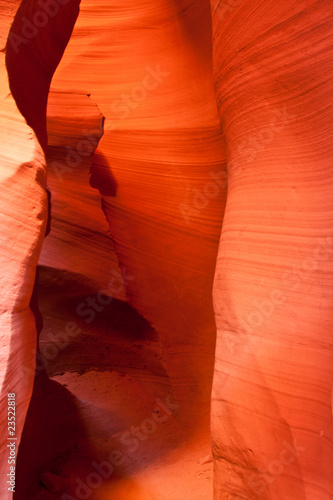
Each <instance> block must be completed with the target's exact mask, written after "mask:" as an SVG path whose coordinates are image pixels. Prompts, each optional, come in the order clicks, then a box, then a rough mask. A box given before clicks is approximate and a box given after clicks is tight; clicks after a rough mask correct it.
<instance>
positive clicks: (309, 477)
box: [212, 0, 333, 500]
mask: <svg viewBox="0 0 333 500" xmlns="http://www.w3.org/2000/svg"><path fill="white" fill-rule="evenodd" d="M232 4H234V6H233V7H231V5H232ZM229 6H230V8H229V9H228V10H227V11H226V10H224V11H221V10H220V11H219V10H217V11H216V12H215V14H214V16H213V38H214V69H215V78H216V81H217V82H218V84H217V87H216V88H217V102H218V105H219V111H220V116H221V122H222V126H223V131H224V134H225V138H226V144H227V150H228V171H229V186H228V201H227V206H226V212H225V217H224V221H223V230H222V237H221V242H220V248H219V254H218V259H217V269H216V278H215V285H214V303H215V311H216V320H217V330H218V338H217V350H216V361H215V378H214V386H213V405H212V438H213V447H214V454H215V458H216V464H215V498H216V499H222V498H223V499H224V498H249V499H258V498H260V499H265V500H266V499H267V500H268V499H270V500H271V499H272V500H273V499H295V500H296V499H297V500H303V499H304V500H305V499H307V500H319V499H322V500H331V499H332V498H333V483H332V474H333V448H332V438H333V426H332V375H333V373H332V367H333V353H332V337H331V326H330V323H331V319H332V310H331V309H332V307H331V292H330V288H331V285H332V272H333V268H332V262H331V259H330V253H331V250H332V244H331V234H332V209H333V205H332V196H331V184H332V171H331V165H332V153H333V151H332V141H331V140H330V136H331V134H332V126H333V124H332V83H331V76H330V75H331V73H332V65H333V57H332V55H333V54H332V43H331V39H332V5H331V3H330V2H326V1H323V2H316V1H307V2H305V1H304V2H282V3H281V2H273V1H270V0H267V1H265V2H259V4H258V3H255V2H252V1H250V0H248V1H247V0H240V1H237V2H229Z"/></svg>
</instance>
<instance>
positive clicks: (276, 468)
mask: <svg viewBox="0 0 333 500" xmlns="http://www.w3.org/2000/svg"><path fill="white" fill-rule="evenodd" d="M282 444H283V449H282V450H281V452H280V454H279V456H278V457H277V458H276V459H274V460H271V461H270V462H269V464H268V466H267V470H264V471H258V472H257V473H253V474H251V476H249V477H248V478H247V483H248V485H249V487H250V488H251V490H253V491H255V492H256V494H257V495H260V494H261V493H263V492H264V491H265V490H266V489H267V488H268V485H269V484H272V483H273V482H274V481H275V480H276V479H277V478H278V477H279V476H281V475H282V474H283V473H284V472H285V470H286V468H287V467H288V466H289V465H291V464H293V463H294V462H295V461H296V460H297V459H298V457H299V454H300V453H303V452H304V451H306V448H305V447H304V446H297V444H296V443H293V444H291V443H288V442H287V441H283V442H282Z"/></svg>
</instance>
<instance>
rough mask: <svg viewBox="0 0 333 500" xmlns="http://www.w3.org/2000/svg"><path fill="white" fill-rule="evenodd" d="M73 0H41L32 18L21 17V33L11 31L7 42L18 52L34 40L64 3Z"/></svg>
mask: <svg viewBox="0 0 333 500" xmlns="http://www.w3.org/2000/svg"><path fill="white" fill-rule="evenodd" d="M70 1H71V0H39V1H38V5H39V7H40V10H38V11H36V12H35V13H34V15H33V16H32V18H31V19H28V18H27V17H26V16H23V17H22V18H21V22H22V26H21V31H20V33H14V32H12V31H11V32H10V33H9V36H8V41H7V43H10V44H11V46H12V48H13V49H14V52H15V53H16V54H18V52H19V49H20V46H21V45H22V44H24V45H26V44H27V43H29V41H30V40H32V39H33V38H34V37H35V36H36V35H37V33H38V32H39V30H40V29H42V28H45V26H46V25H47V24H48V22H49V20H50V19H52V18H53V17H55V16H56V15H57V14H58V13H59V11H60V8H61V6H62V5H66V4H68V3H69V2H70Z"/></svg>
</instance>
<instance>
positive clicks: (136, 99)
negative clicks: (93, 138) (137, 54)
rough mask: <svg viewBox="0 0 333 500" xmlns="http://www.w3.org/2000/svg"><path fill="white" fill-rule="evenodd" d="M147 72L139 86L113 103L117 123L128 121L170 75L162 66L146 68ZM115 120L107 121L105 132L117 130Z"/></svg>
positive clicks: (112, 109)
mask: <svg viewBox="0 0 333 500" xmlns="http://www.w3.org/2000/svg"><path fill="white" fill-rule="evenodd" d="M145 70H146V74H145V75H144V77H143V78H142V81H141V83H140V84H139V85H134V86H133V87H132V89H131V91H130V92H129V93H128V94H125V93H123V94H121V95H120V96H119V98H117V99H114V100H113V101H112V103H111V112H112V113H113V115H114V116H115V117H117V121H119V120H126V119H127V118H128V117H129V116H130V114H131V112H132V111H133V110H134V109H136V108H137V107H138V106H139V105H140V103H142V102H143V101H145V100H146V99H147V97H148V96H149V94H150V93H151V92H152V91H154V90H155V89H157V87H158V86H159V85H161V84H162V83H163V82H164V80H165V78H167V77H168V76H169V75H170V73H169V72H168V71H163V70H162V69H161V65H160V64H157V65H156V66H155V68H152V67H151V66H146V68H145ZM114 120H115V118H114ZM114 120H112V119H110V120H109V119H108V120H107V121H106V124H105V130H115V129H116V128H117V122H116V121H114Z"/></svg>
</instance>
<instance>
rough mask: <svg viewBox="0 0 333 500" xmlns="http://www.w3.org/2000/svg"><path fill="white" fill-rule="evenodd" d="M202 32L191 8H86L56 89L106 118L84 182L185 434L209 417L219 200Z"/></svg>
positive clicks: (195, 6)
mask: <svg viewBox="0 0 333 500" xmlns="http://www.w3.org/2000/svg"><path fill="white" fill-rule="evenodd" d="M197 19H200V20H201V22H200V25H199V24H197ZM210 26H211V21H210V10H209V5H208V4H207V3H202V2H199V1H196V2H187V1H183V2H178V3H177V4H175V3H173V2H169V1H159V2H151V1H140V2H139V3H137V4H136V5H135V7H134V6H124V5H123V4H120V3H119V4H115V3H113V4H112V5H110V4H109V2H106V1H99V2H98V3H96V2H95V3H94V5H92V3H91V2H89V1H83V2H81V7H80V16H79V18H78V21H77V23H76V26H75V29H74V31H73V35H72V38H71V40H70V43H69V44H68V47H67V50H66V52H65V55H64V57H63V59H62V61H61V64H60V66H59V68H58V71H57V73H56V75H55V77H54V80H53V84H54V86H55V87H57V88H58V89H63V90H64V91H66V89H77V88H80V87H83V88H84V89H88V90H89V93H90V94H91V99H92V100H93V101H94V102H95V103H96V104H97V105H98V108H99V109H100V111H101V112H102V114H103V116H104V117H105V124H104V136H103V138H102V140H101V142H100V144H99V146H98V149H97V151H96V154H95V156H94V165H93V168H92V173H91V180H90V182H91V185H92V186H93V187H94V188H96V189H98V190H99V191H100V193H101V197H102V205H103V210H104V213H105V215H106V218H107V220H108V222H109V225H110V232H111V236H112V238H113V242H114V245H115V250H116V253H117V257H118V259H119V263H120V267H121V268H124V269H125V270H126V273H127V274H128V275H129V276H130V279H128V280H127V285H126V290H127V294H128V297H129V301H130V303H131V304H132V305H133V306H134V307H135V309H136V310H137V311H138V312H139V313H140V314H142V316H143V317H144V318H145V319H146V320H148V322H149V323H150V324H151V325H152V327H153V328H154V330H155V331H156V333H157V336H158V339H159V341H160V343H161V346H162V350H163V359H164V363H165V366H166V370H167V372H168V377H169V379H170V380H171V383H172V386H173V388H174V391H175V395H176V397H177V398H178V400H179V403H180V407H181V411H182V412H183V413H184V418H186V419H189V421H190V422H191V425H192V424H193V421H194V420H195V419H196V418H197V416H198V415H199V414H200V413H201V408H203V409H204V410H203V413H204V414H205V415H206V421H207V417H208V412H207V410H208V407H209V397H210V384H211V377H212V368H213V360H214V338H215V324H214V316H213V310H212V305H211V298H210V296H211V287H212V280H213V272H214V264H215V258H216V252H217V241H218V237H219V233H220V227H221V221H222V215H223V207H224V203H225V192H226V183H225V171H224V169H225V164H224V147H223V141H222V136H221V131H220V123H219V119H218V114H217V108H216V103H215V94H214V88H213V78H212V66H211V50H212V46H211V31H210ZM133 54H135V56H134V57H133ZM84 128H85V126H84ZM214 176H215V177H216V178H217V179H218V180H219V179H220V180H219V182H220V185H219V184H217V183H216V181H214V180H213V178H212V177H214ZM63 179H64V184H65V183H66V175H65V174H64V176H63ZM205 193H206V194H205ZM106 284H107V280H105V284H104V288H105V286H106ZM185 415H186V417H185ZM200 418H201V417H200ZM200 418H199V422H200Z"/></svg>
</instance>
